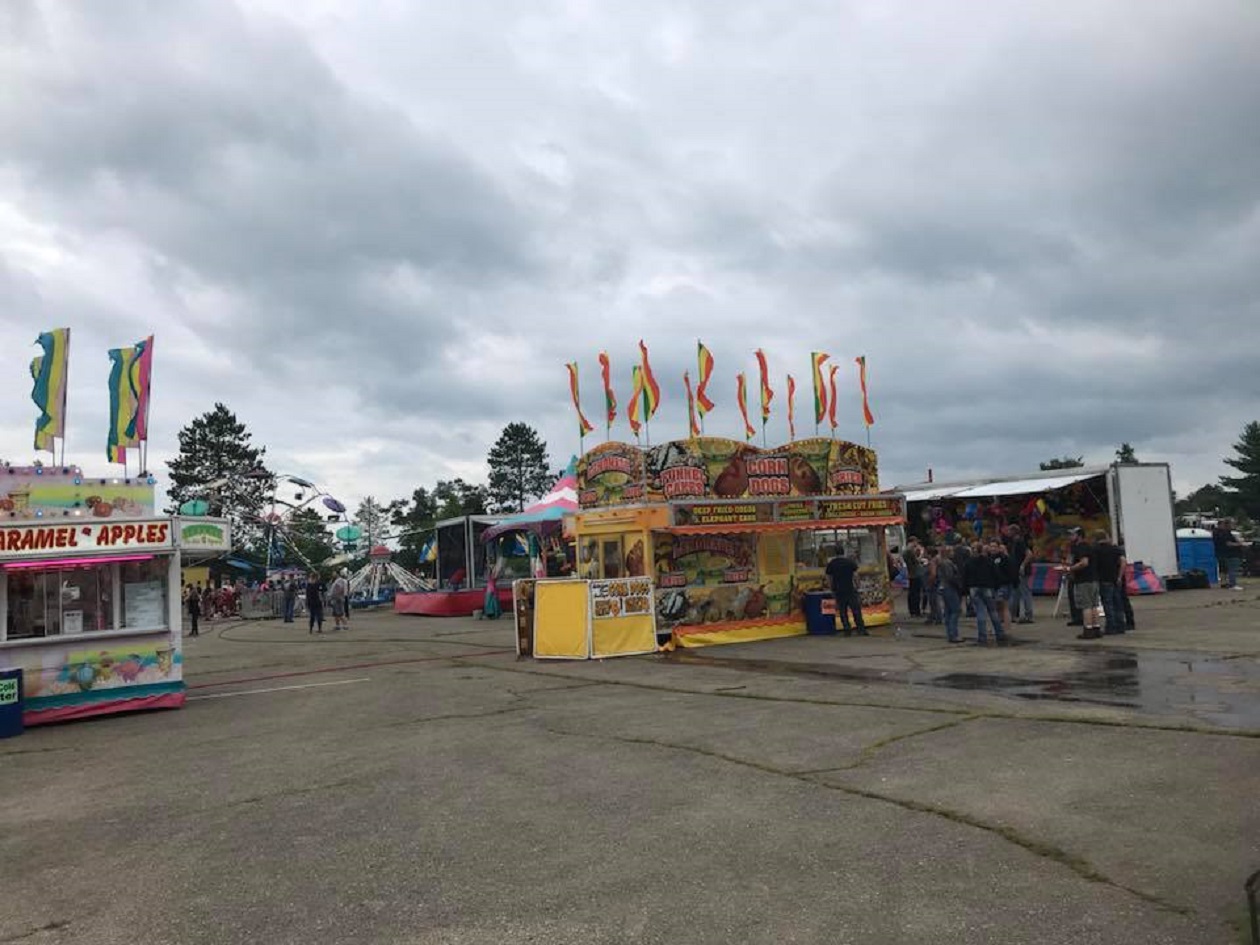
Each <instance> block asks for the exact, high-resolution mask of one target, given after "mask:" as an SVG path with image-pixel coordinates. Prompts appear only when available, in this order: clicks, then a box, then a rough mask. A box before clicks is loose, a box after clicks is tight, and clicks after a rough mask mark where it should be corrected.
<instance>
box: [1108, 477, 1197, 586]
mask: <svg viewBox="0 0 1260 945" xmlns="http://www.w3.org/2000/svg"><path fill="white" fill-rule="evenodd" d="M1107 505H1108V507H1109V510H1110V513H1111V540H1112V541H1114V542H1116V543H1117V544H1123V545H1124V549H1125V553H1126V554H1127V555H1128V558H1129V560H1130V561H1141V562H1143V563H1144V564H1146V565H1147V566H1148V567H1151V568H1153V569H1154V570H1155V573H1156V574H1158V575H1159V576H1160V577H1167V576H1168V575H1170V574H1176V573H1177V572H1178V571H1179V570H1180V568H1179V567H1178V565H1177V526H1176V523H1175V515H1174V512H1173V490H1172V474H1171V472H1170V471H1169V469H1168V464H1167V463H1112V464H1111V466H1109V467H1108V469H1107Z"/></svg>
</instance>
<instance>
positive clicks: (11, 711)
mask: <svg viewBox="0 0 1260 945" xmlns="http://www.w3.org/2000/svg"><path fill="white" fill-rule="evenodd" d="M23 701H24V700H23V698H22V671H21V670H20V669H0V738H12V737H13V736H14V735H21V734H22V732H23V728H22V703H23Z"/></svg>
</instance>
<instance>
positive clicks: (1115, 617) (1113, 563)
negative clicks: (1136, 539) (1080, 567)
mask: <svg viewBox="0 0 1260 945" xmlns="http://www.w3.org/2000/svg"><path fill="white" fill-rule="evenodd" d="M1091 553H1092V555H1093V558H1094V573H1095V574H1096V575H1097V576H1098V599H1099V602H1100V603H1101V604H1102V610H1103V633H1104V634H1105V635H1106V636H1115V635H1116V634H1118V633H1124V623H1125V621H1124V603H1123V601H1122V599H1121V596H1120V585H1121V583H1122V582H1123V580H1124V570H1123V562H1124V558H1123V555H1122V553H1121V551H1120V549H1119V548H1117V547H1116V546H1115V545H1113V544H1112V543H1111V536H1110V535H1108V534H1107V532H1106V530H1105V529H1102V528H1100V529H1098V530H1097V531H1096V532H1094V547H1093V550H1092V552H1091Z"/></svg>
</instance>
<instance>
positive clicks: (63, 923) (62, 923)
mask: <svg viewBox="0 0 1260 945" xmlns="http://www.w3.org/2000/svg"><path fill="white" fill-rule="evenodd" d="M69 925H70V922H69V920H68V919H67V920H62V919H55V920H54V921H52V922H48V923H45V924H44V925H41V926H39V927H38V928H34V929H30V930H28V931H26V932H18V933H17V934H16V935H6V936H4V938H0V942H20V941H22V939H24V938H30V937H31V936H33V935H38V934H39V933H40V932H56V931H58V930H60V929H64V928H66V927H67V926H69Z"/></svg>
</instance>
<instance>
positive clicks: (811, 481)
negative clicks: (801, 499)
mask: <svg viewBox="0 0 1260 945" xmlns="http://www.w3.org/2000/svg"><path fill="white" fill-rule="evenodd" d="M788 478H789V479H790V480H791V482H792V491H793V492H796V493H797V494H798V495H818V494H819V493H820V492H822V479H821V478H820V477H819V475H818V470H816V469H815V468H814V467H813V466H812V465H811V464H810V463H809V461H808V460H807V459H805V457H804V456H798V455H795V454H793V455H792V456H790V457H789V458H788Z"/></svg>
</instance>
